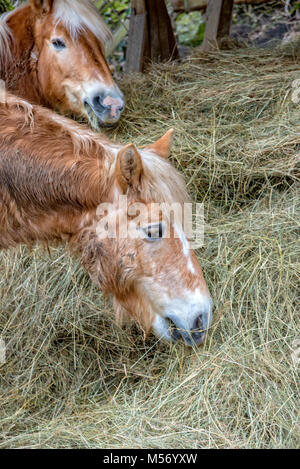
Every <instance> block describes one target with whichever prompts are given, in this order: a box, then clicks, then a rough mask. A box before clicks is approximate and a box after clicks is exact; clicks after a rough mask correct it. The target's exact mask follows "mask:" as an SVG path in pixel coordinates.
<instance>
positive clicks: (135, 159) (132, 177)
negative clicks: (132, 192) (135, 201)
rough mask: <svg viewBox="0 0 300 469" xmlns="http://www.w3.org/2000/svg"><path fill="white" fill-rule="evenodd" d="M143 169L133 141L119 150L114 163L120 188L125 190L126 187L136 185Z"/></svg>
mask: <svg viewBox="0 0 300 469" xmlns="http://www.w3.org/2000/svg"><path fill="white" fill-rule="evenodd" d="M142 171H143V163H142V159H141V156H140V154H139V152H138V151H137V149H136V148H135V146H134V145H133V143H130V144H129V145H126V147H124V148H122V150H120V151H119V153H118V156H117V163H116V179H117V181H118V183H119V185H120V187H121V189H122V190H123V191H124V192H126V191H127V189H128V187H132V188H134V187H136V186H138V184H139V182H140V178H141V174H142Z"/></svg>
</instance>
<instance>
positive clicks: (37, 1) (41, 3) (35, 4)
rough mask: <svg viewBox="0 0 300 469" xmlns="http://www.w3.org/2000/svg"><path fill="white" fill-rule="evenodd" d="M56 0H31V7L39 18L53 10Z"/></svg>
mask: <svg viewBox="0 0 300 469" xmlns="http://www.w3.org/2000/svg"><path fill="white" fill-rule="evenodd" d="M53 1H54V0H30V5H31V8H32V10H33V11H34V13H36V14H37V15H39V16H42V15H46V14H47V13H49V11H50V10H51V8H52V5H53Z"/></svg>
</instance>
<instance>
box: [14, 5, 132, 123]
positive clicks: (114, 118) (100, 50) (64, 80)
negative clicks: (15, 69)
mask: <svg viewBox="0 0 300 469" xmlns="http://www.w3.org/2000/svg"><path fill="white" fill-rule="evenodd" d="M30 7H31V13H32V14H33V18H34V22H33V36H34V48H33V50H32V52H31V62H32V68H33V69H35V70H36V74H37V79H38V82H39V87H40V89H41V93H42V94H43V95H44V96H45V98H46V101H47V103H48V104H49V105H50V106H51V107H53V108H54V109H56V110H58V111H60V112H62V113H64V114H74V115H76V116H78V117H85V118H87V119H88V121H89V122H90V124H91V126H92V127H93V128H94V129H95V130H98V129H99V127H100V126H112V125H115V124H116V123H117V122H118V120H119V118H120V116H121V113H122V111H123V109H124V97H123V94H122V93H121V91H120V90H119V88H118V86H117V85H116V83H115V82H114V80H113V78H112V74H111V71H110V68H109V66H108V64H107V62H106V59H105V51H104V45H105V43H106V42H107V41H108V40H109V39H110V37H111V35H110V32H109V30H108V28H107V27H106V25H105V23H104V22H103V20H102V19H101V17H100V16H99V13H98V11H97V10H96V8H95V7H94V6H93V5H92V4H91V3H90V2H89V1H88V0H81V1H79V0H30ZM24 8H26V7H24ZM27 8H28V7H27ZM21 9H22V7H21ZM12 21H13V17H12V16H11V17H10V23H11V22H12ZM16 34H18V33H16ZM19 34H21V31H20V32H19Z"/></svg>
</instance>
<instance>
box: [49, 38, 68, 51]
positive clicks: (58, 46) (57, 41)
mask: <svg viewBox="0 0 300 469" xmlns="http://www.w3.org/2000/svg"><path fill="white" fill-rule="evenodd" d="M52 45H53V47H54V49H56V50H62V49H65V47H66V44H65V43H64V41H63V40H62V39H53V41H52Z"/></svg>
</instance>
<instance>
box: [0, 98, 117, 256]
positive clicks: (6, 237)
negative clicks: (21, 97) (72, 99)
mask: <svg viewBox="0 0 300 469" xmlns="http://www.w3.org/2000/svg"><path fill="white" fill-rule="evenodd" d="M16 103H17V101H16ZM18 106H19V108H14V107H13V106H10V104H8V106H7V105H2V106H1V105H0V247H9V246H10V245H14V244H18V243H31V242H32V241H42V240H45V239H47V240H52V239H57V240H59V239H60V240H63V239H65V238H66V237H68V236H71V237H72V236H73V235H74V234H75V233H77V232H78V230H80V229H82V228H83V227H85V226H86V225H87V224H90V223H92V219H93V214H94V213H95V211H96V209H97V206H98V205H99V203H101V202H102V201H108V200H109V198H110V193H111V191H112V187H113V170H112V169H113V164H114V158H115V156H114V154H113V153H112V152H110V151H109V150H107V149H106V148H105V147H104V146H103V145H101V144H100V141H98V140H99V138H97V137H95V139H94V140H93V139H92V138H91V135H90V138H89V139H87V140H84V139H83V136H80V135H79V136H78V135H77V136H75V133H74V129H78V132H79V133H80V132H81V133H82V134H84V132H83V131H82V128H81V126H80V125H76V124H73V123H72V122H71V123H70V124H69V125H70V129H69V130H68V129H66V127H65V126H64V125H62V124H61V123H57V122H56V118H55V114H54V113H52V112H49V111H46V110H44V109H42V108H39V107H34V108H33V116H32V119H33V120H32V122H30V118H28V121H27V122H26V120H25V122H24V115H25V114H26V111H27V112H29V111H28V109H27V110H26V109H24V108H23V109H20V104H19V105H18ZM49 116H51V117H50V118H49ZM59 120H61V122H62V123H64V122H67V123H69V120H67V119H64V118H59ZM32 126H33V128H32V129H31V127H32ZM71 129H72V132H71ZM86 132H87V134H88V133H89V134H91V133H90V131H89V130H88V129H87V130H86ZM74 139H75V141H74ZM1 238H2V239H1Z"/></svg>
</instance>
